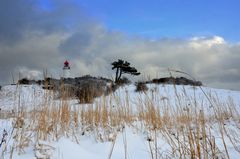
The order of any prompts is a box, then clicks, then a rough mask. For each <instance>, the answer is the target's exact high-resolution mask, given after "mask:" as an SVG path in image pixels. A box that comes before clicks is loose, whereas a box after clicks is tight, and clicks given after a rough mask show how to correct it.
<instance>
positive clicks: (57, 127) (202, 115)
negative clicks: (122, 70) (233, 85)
mask: <svg viewBox="0 0 240 159" xmlns="http://www.w3.org/2000/svg"><path fill="white" fill-rule="evenodd" d="M144 87H147V89H143V90H142V91H141V89H140V91H136V88H137V87H136V86H135V85H133V84H130V85H125V86H122V87H120V88H118V89H117V90H116V91H115V92H112V93H110V94H108V95H107V96H104V95H103V96H101V97H98V98H95V99H94V101H93V103H91V104H80V103H79V100H77V99H76V98H70V97H69V96H67V95H66V96H61V97H59V92H56V91H53V90H44V89H42V87H41V86H39V85H12V86H11V85H9V86H4V87H2V89H1V91H0V107H1V110H0V122H1V124H0V131H1V132H0V139H1V148H0V155H1V158H4V159H5V158H6V159H8V158H13V159H30V158H31V159H32V158H38V159H40V158H53V159H66V158H71V159H74V158H76V159H78V158H94V159H95V158H101V159H102V158H108V159H110V158H114V159H115V158H119V159H120V158H121V159H122V158H126V159H127V158H129V159H131V158H140V159H141V158H144V159H145V158H152V159H158V158H239V156H240V153H239V152H240V137H239V136H240V131H239V129H240V116H239V106H240V98H239V97H240V93H239V92H237V91H230V90H220V89H213V88H207V87H198V86H183V85H162V84H146V85H145V86H144ZM63 91H66V90H63ZM63 94H66V92H65V93H63Z"/></svg>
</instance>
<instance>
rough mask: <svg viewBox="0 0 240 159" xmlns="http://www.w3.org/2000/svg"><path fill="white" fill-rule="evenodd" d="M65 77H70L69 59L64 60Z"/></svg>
mask: <svg viewBox="0 0 240 159" xmlns="http://www.w3.org/2000/svg"><path fill="white" fill-rule="evenodd" d="M63 78H70V65H69V62H68V61H67V60H66V61H65V62H64V66H63Z"/></svg>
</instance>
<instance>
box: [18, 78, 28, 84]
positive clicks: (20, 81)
mask: <svg viewBox="0 0 240 159" xmlns="http://www.w3.org/2000/svg"><path fill="white" fill-rule="evenodd" d="M18 84H29V80H28V79H27V78H23V79H20V80H18Z"/></svg>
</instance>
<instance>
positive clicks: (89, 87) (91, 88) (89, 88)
mask: <svg viewBox="0 0 240 159" xmlns="http://www.w3.org/2000/svg"><path fill="white" fill-rule="evenodd" d="M103 94H104V87H102V86H100V85H97V84H92V83H85V84H84V85H81V86H80V87H78V88H77V90H76V92H75V96H76V97H77V99H78V100H79V103H81V104H83V103H93V101H94V98H96V97H100V96H101V95H103Z"/></svg>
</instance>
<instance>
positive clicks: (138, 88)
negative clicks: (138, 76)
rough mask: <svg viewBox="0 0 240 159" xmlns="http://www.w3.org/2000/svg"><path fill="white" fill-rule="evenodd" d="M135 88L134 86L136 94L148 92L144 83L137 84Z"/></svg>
mask: <svg viewBox="0 0 240 159" xmlns="http://www.w3.org/2000/svg"><path fill="white" fill-rule="evenodd" d="M135 86H136V90H135V91H136V92H146V91H147V90H148V87H147V85H146V82H137V83H136V84H135Z"/></svg>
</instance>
